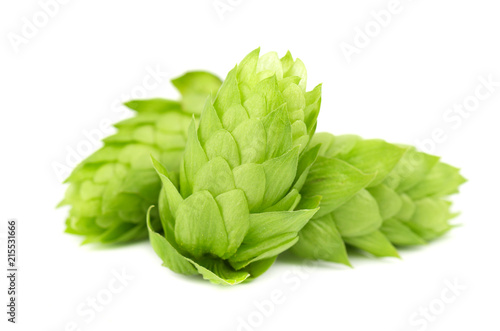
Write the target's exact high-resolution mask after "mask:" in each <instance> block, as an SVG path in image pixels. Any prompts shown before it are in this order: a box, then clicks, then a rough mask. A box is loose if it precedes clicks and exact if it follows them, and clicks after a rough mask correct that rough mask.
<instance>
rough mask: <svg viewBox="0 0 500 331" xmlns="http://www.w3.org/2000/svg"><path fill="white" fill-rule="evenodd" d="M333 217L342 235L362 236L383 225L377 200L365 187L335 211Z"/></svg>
mask: <svg viewBox="0 0 500 331" xmlns="http://www.w3.org/2000/svg"><path fill="white" fill-rule="evenodd" d="M333 219H334V220H335V224H337V228H338V229H339V232H340V234H341V235H342V237H357V236H362V235H365V234H368V233H371V232H373V231H375V230H377V229H378V228H379V227H380V226H381V225H382V217H381V216H380V211H379V208H378V204H377V201H376V200H375V198H373V196H372V195H371V194H370V193H369V192H368V191H367V190H365V189H363V190H361V191H359V193H357V194H356V195H355V196H354V197H353V198H352V199H351V200H349V201H348V202H346V203H345V204H343V205H342V206H341V207H339V208H337V209H336V210H335V211H333Z"/></svg>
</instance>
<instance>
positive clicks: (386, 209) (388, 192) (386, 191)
mask: <svg viewBox="0 0 500 331" xmlns="http://www.w3.org/2000/svg"><path fill="white" fill-rule="evenodd" d="M368 192H370V194H371V195H372V196H373V197H374V198H375V200H377V203H378V206H379V210H380V216H382V219H383V220H386V219H388V218H391V217H393V216H394V215H396V214H397V213H398V212H399V211H400V210H401V207H402V206H403V201H402V199H401V197H400V196H399V194H397V193H396V191H394V190H393V189H391V188H389V187H388V186H386V185H384V184H380V185H378V186H375V187H372V188H369V189H368Z"/></svg>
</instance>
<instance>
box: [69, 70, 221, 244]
mask: <svg viewBox="0 0 500 331" xmlns="http://www.w3.org/2000/svg"><path fill="white" fill-rule="evenodd" d="M172 83H173V84H174V86H175V87H176V88H177V89H178V90H179V92H180V93H181V95H182V99H181V101H179V102H177V101H171V100H165V99H151V100H135V101H130V102H127V103H126V106H127V107H129V108H130V109H132V110H135V111H136V112H137V115H136V116H135V117H132V118H130V119H127V120H124V121H122V122H120V123H118V124H116V128H117V129H118V130H117V133H116V134H114V135H112V136H110V137H108V138H106V139H104V146H103V147H102V148H101V149H100V150H98V151H97V152H95V153H94V154H92V155H91V156H89V157H88V158H87V159H85V160H84V161H83V162H82V163H81V164H79V165H78V166H77V167H76V168H75V169H74V171H73V172H72V173H71V175H70V176H69V177H68V179H67V180H66V182H67V183H69V187H68V189H67V191H66V196H65V198H64V200H63V201H62V202H61V203H60V205H61V206H62V205H70V206H71V208H70V211H69V217H68V218H67V221H66V226H67V229H66V231H67V232H69V233H73V234H78V235H82V236H84V237H85V241H84V243H88V242H100V243H118V242H126V241H131V240H138V239H145V238H147V236H148V232H147V227H146V222H145V219H146V212H147V210H148V208H149V206H150V205H152V204H156V203H157V201H158V195H159V192H160V189H161V182H160V179H159V178H158V175H157V174H156V172H155V171H154V169H153V168H152V167H151V162H150V155H154V156H155V157H156V158H157V159H158V160H160V161H161V162H162V164H164V165H165V166H166V168H167V169H168V170H169V171H170V172H173V173H175V172H178V170H179V164H180V160H181V156H182V153H183V151H184V146H185V144H186V137H187V128H188V126H189V123H190V122H191V119H192V117H193V116H197V117H198V116H199V113H200V112H201V110H202V108H203V105H204V103H205V100H206V98H207V96H208V95H210V93H211V92H216V91H217V90H218V89H219V87H220V85H221V83H222V82H221V81H220V79H219V78H217V77H216V76H214V75H212V74H210V73H207V72H189V73H186V74H185V75H183V76H182V77H179V78H177V79H174V80H173V81H172ZM151 219H152V223H153V224H155V227H158V226H159V225H160V224H159V218H158V215H157V212H156V211H154V212H153V213H152V214H151Z"/></svg>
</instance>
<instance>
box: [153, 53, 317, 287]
mask: <svg viewBox="0 0 500 331" xmlns="http://www.w3.org/2000/svg"><path fill="white" fill-rule="evenodd" d="M305 87H306V70H305V67H304V65H303V63H302V62H301V61H300V60H296V61H294V60H293V58H292V56H291V54H290V53H287V54H286V56H285V57H283V58H281V59H279V58H278V56H277V54H276V53H268V54H266V55H264V56H262V57H260V58H259V50H258V49H257V50H255V51H253V52H251V53H250V54H249V55H247V56H246V57H245V59H243V61H242V62H241V63H240V64H239V65H237V66H236V67H235V68H234V69H233V70H231V71H230V72H229V74H228V75H227V77H226V79H225V81H224V83H223V85H222V87H221V88H220V89H219V91H218V93H217V96H216V98H215V101H213V102H212V101H211V100H208V101H207V103H206V104H205V107H204V109H203V112H202V115H201V119H200V123H199V127H198V129H196V127H195V122H194V121H193V122H192V123H191V125H190V127H189V131H188V139H187V145H186V150H185V154H184V156H183V159H182V162H181V167H180V176H179V180H177V177H176V176H175V175H173V174H171V173H170V172H169V171H168V170H167V169H165V167H163V166H162V165H161V162H158V161H156V160H154V159H153V163H154V165H155V168H156V170H157V171H158V174H159V176H160V177H161V180H162V182H163V190H162V194H161V196H160V202H159V210H160V216H161V220H162V225H163V229H164V232H165V235H164V236H162V235H160V234H158V233H157V232H155V231H154V230H153V229H151V232H150V240H151V243H152V245H153V247H154V249H155V251H156V252H157V254H158V255H159V256H160V257H161V258H162V260H163V262H164V265H165V266H167V267H169V268H170V269H172V270H173V271H175V272H178V273H182V274H196V273H200V274H202V275H203V277H204V278H205V279H208V280H210V281H211V282H214V283H218V284H237V283H240V282H242V281H244V280H246V279H247V278H249V277H256V276H258V275H260V274H261V273H263V272H264V271H265V270H266V269H267V268H268V267H269V266H270V265H271V264H272V263H273V262H274V260H275V258H276V256H277V255H278V254H279V253H281V252H283V251H285V250H287V249H288V248H290V247H291V246H293V245H294V244H295V243H296V242H297V240H298V232H299V231H300V230H301V229H302V228H303V227H304V225H305V224H306V223H307V221H308V220H309V219H310V218H311V217H312V216H313V215H314V213H315V212H316V211H317V208H316V207H317V205H318V203H319V200H318V199H316V200H315V199H310V200H308V201H307V202H306V203H302V204H301V206H302V207H303V208H301V209H300V210H295V209H296V207H297V205H298V204H299V202H300V200H301V195H300V194H299V191H300V189H301V187H302V185H303V183H304V181H305V178H306V176H307V172H308V170H309V168H310V166H311V164H312V163H313V162H314V160H315V159H316V156H317V153H318V150H319V148H318V147H316V148H312V149H308V152H306V153H304V151H305V150H306V147H307V145H308V143H309V140H310V138H311V137H312V135H313V134H314V130H315V127H316V118H317V116H318V112H319V107H320V101H321V89H320V86H318V87H317V88H315V89H314V90H312V91H310V92H306V91H305Z"/></svg>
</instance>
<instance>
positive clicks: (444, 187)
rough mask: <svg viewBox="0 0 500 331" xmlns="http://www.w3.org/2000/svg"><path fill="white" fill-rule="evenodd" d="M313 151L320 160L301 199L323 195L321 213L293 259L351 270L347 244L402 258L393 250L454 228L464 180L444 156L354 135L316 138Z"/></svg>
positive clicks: (295, 249)
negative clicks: (455, 198)
mask: <svg viewBox="0 0 500 331" xmlns="http://www.w3.org/2000/svg"><path fill="white" fill-rule="evenodd" d="M313 146H320V152H319V157H318V160H317V161H316V162H315V163H314V165H313V166H312V168H311V171H310V172H309V175H308V177H307V180H306V183H305V185H304V187H303V188H302V190H301V192H300V193H301V194H302V196H303V199H304V200H307V199H310V198H312V197H314V196H318V195H319V196H321V197H322V201H321V204H320V206H321V208H320V211H319V212H318V213H317V214H316V215H315V216H314V218H313V219H312V220H311V221H310V222H309V223H308V224H307V225H306V226H305V227H304V229H302V231H301V232H300V238H301V239H300V241H299V242H298V243H297V244H296V245H295V246H294V247H293V248H292V251H293V252H294V253H295V254H297V255H299V256H302V257H306V258H313V259H322V260H328V261H332V262H338V263H343V264H346V265H350V263H349V259H348V256H347V252H346V245H345V244H348V245H350V246H354V247H356V248H359V249H361V250H364V251H367V252H369V253H371V254H372V255H375V256H395V257H397V256H398V253H397V250H396V248H395V247H394V246H408V245H421V244H425V243H426V242H428V241H429V240H432V239H435V238H437V237H439V236H442V235H443V234H445V233H446V232H447V231H448V230H450V229H451V228H452V227H453V226H452V225H451V224H450V223H449V221H450V220H451V219H452V218H453V217H455V216H456V214H454V213H452V212H451V211H450V207H451V203H450V202H449V201H447V200H446V198H447V197H448V196H449V195H451V194H454V193H457V192H458V187H459V186H460V185H461V184H463V183H464V182H465V179H464V178H463V177H462V176H461V175H460V173H459V170H458V169H457V168H454V167H452V166H450V165H448V164H445V163H442V162H440V161H439V158H438V157H436V156H432V155H429V154H425V153H422V152H418V151H416V150H415V148H413V147H408V146H402V145H394V144H389V143H387V142H385V141H383V140H377V139H371V140H364V139H361V138H360V137H358V136H353V135H344V136H333V135H331V134H329V133H318V134H316V135H315V136H314V137H313V139H312V142H311V144H310V147H313Z"/></svg>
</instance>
